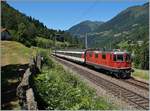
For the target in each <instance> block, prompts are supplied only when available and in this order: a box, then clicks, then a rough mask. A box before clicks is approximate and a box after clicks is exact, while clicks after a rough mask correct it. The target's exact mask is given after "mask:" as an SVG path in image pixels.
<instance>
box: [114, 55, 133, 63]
mask: <svg viewBox="0 0 150 111" xmlns="http://www.w3.org/2000/svg"><path fill="white" fill-rule="evenodd" d="M130 59H131V57H130V55H129V54H126V55H125V56H124V54H115V55H114V56H113V60H114V61H118V62H123V61H127V62H129V61H130Z"/></svg>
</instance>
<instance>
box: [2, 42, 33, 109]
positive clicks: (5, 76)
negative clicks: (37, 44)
mask: <svg viewBox="0 0 150 111" xmlns="http://www.w3.org/2000/svg"><path fill="white" fill-rule="evenodd" d="M0 43H1V91H2V92H1V94H2V98H1V103H2V109H5V110H11V109H12V110H15V109H20V106H19V102H18V98H17V97H16V91H15V89H16V87H17V86H18V84H19V74H20V73H19V69H20V68H21V69H26V67H27V65H25V64H27V63H28V62H29V60H30V57H31V55H32V54H35V50H33V49H31V48H27V47H25V46H24V45H23V44H21V43H18V42H15V41H1V42H0ZM6 92H9V93H6Z"/></svg>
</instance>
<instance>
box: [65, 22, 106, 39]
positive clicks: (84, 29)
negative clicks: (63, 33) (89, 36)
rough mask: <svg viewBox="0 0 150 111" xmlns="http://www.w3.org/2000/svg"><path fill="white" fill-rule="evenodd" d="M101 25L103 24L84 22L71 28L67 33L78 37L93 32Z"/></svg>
mask: <svg viewBox="0 0 150 111" xmlns="http://www.w3.org/2000/svg"><path fill="white" fill-rule="evenodd" d="M103 23H104V22H99V21H90V20H86V21H83V22H81V23H79V24H77V25H75V26H73V27H71V28H70V29H69V30H67V32H69V33H71V34H72V35H75V36H80V35H84V34H85V33H90V32H93V31H95V30H96V29H97V28H98V27H99V26H100V25H102V24H103Z"/></svg>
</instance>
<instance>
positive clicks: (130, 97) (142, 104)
mask: <svg viewBox="0 0 150 111" xmlns="http://www.w3.org/2000/svg"><path fill="white" fill-rule="evenodd" d="M56 60H57V61H58V62H60V63H62V64H63V65H65V66H67V67H69V68H70V69H72V70H74V71H75V72H77V73H78V74H80V75H82V76H84V77H85V78H86V79H88V80H90V81H91V82H93V83H94V84H96V85H97V86H100V87H102V88H104V89H105V90H107V91H108V92H110V93H112V94H113V95H115V96H117V97H119V98H121V99H123V100H125V101H127V102H128V103H130V104H131V105H132V106H134V107H135V108H137V109H144V110H148V109H149V99H148V98H145V97H144V96H141V95H139V94H137V93H135V92H133V91H131V90H128V89H126V88H123V87H121V86H119V85H118V84H114V83H112V82H111V81H108V80H106V79H104V78H102V77H99V76H97V75H95V74H93V73H91V72H89V71H87V70H84V69H82V68H80V67H77V66H75V65H73V64H71V63H69V62H68V61H66V60H63V59H60V58H58V57H56Z"/></svg>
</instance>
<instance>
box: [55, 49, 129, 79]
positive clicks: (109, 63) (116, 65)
mask: <svg viewBox="0 0 150 111" xmlns="http://www.w3.org/2000/svg"><path fill="white" fill-rule="evenodd" d="M55 55H56V56H59V57H62V58H65V59H68V60H71V61H75V62H80V63H82V64H87V65H91V66H94V67H95V68H99V69H103V70H106V71H107V72H109V73H110V74H113V75H116V76H117V77H119V78H128V77H130V75H131V71H132V68H131V56H130V54H129V53H127V52H121V51H100V50H85V51H56V52H55Z"/></svg>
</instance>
